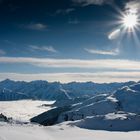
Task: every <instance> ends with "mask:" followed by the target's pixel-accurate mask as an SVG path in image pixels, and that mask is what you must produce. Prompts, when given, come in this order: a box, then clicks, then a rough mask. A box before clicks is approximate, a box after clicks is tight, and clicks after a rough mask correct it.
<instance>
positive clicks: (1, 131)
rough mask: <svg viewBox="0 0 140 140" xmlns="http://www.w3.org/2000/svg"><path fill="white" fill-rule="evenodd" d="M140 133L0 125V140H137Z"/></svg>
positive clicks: (62, 127) (64, 124) (66, 126)
mask: <svg viewBox="0 0 140 140" xmlns="http://www.w3.org/2000/svg"><path fill="white" fill-rule="evenodd" d="M139 139H140V132H139V131H137V132H109V131H95V130H87V129H81V128H78V127H71V126H68V125H66V123H63V124H62V125H55V126H51V127H41V126H35V125H7V124H5V125H3V126H2V125H0V140H139Z"/></svg>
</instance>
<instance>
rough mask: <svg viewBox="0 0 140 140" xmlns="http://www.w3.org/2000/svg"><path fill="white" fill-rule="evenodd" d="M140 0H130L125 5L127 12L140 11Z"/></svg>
mask: <svg viewBox="0 0 140 140" xmlns="http://www.w3.org/2000/svg"><path fill="white" fill-rule="evenodd" d="M139 7H140V0H133V1H129V2H127V3H126V5H125V10H126V12H131V13H138V12H139V11H140V9H139Z"/></svg>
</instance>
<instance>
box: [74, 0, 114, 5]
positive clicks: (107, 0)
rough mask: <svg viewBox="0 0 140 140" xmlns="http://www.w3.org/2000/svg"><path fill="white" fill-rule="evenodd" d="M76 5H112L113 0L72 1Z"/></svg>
mask: <svg viewBox="0 0 140 140" xmlns="http://www.w3.org/2000/svg"><path fill="white" fill-rule="evenodd" d="M72 1H73V2H75V3H78V4H81V5H82V6H88V5H102V4H106V3H107V4H108V3H112V1H113V0H72Z"/></svg>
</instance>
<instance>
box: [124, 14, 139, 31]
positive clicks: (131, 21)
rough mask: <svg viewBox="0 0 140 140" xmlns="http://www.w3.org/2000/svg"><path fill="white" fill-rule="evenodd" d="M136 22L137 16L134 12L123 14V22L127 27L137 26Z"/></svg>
mask: <svg viewBox="0 0 140 140" xmlns="http://www.w3.org/2000/svg"><path fill="white" fill-rule="evenodd" d="M137 23H138V16H137V15H136V14H134V13H129V14H127V15H125V16H124V18H123V24H124V26H125V27H126V28H128V29H133V28H134V27H136V26H137Z"/></svg>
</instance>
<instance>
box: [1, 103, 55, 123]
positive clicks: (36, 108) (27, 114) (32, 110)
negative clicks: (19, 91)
mask: <svg viewBox="0 0 140 140" xmlns="http://www.w3.org/2000/svg"><path fill="white" fill-rule="evenodd" d="M53 103H54V101H33V100H21V101H1V102H0V113H3V114H4V115H6V116H7V117H12V118H13V119H14V120H18V121H27V122H28V121H29V119H30V118H32V117H34V116H36V115H38V114H41V113H43V112H45V111H47V110H49V109H50V107H49V106H47V107H46V106H45V107H44V106H41V105H43V104H47V105H51V104H53Z"/></svg>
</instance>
